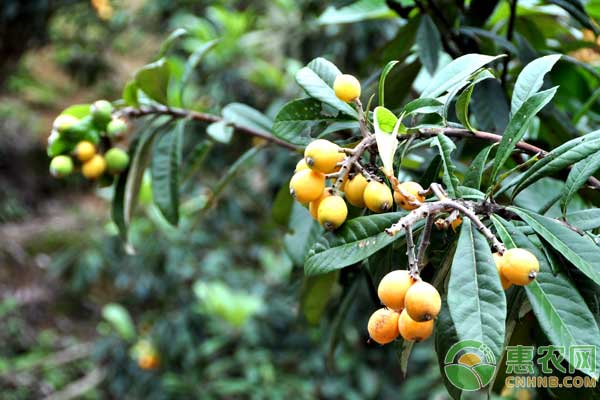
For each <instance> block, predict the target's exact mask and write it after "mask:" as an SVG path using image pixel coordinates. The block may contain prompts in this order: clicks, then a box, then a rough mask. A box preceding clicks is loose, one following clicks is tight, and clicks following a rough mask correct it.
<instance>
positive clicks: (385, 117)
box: [373, 106, 402, 176]
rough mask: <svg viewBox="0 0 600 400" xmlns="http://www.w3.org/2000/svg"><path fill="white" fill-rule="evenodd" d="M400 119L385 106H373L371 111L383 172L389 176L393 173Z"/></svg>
mask: <svg viewBox="0 0 600 400" xmlns="http://www.w3.org/2000/svg"><path fill="white" fill-rule="evenodd" d="M401 123H402V121H400V120H399V119H398V118H396V116H395V115H394V113H392V112H391V111H390V110H388V109H387V108H385V107H382V106H378V107H375V110H374V111H373V126H374V128H375V140H376V141H377V150H378V151H379V157H380V158H381V162H382V164H383V169H384V173H385V174H386V175H387V176H390V175H392V174H393V173H394V155H395V154H396V150H398V138H397V134H398V130H399V128H400V124H401Z"/></svg>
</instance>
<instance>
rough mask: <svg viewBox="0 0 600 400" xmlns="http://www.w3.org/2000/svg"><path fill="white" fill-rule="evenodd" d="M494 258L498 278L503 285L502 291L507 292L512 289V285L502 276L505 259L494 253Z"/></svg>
mask: <svg viewBox="0 0 600 400" xmlns="http://www.w3.org/2000/svg"><path fill="white" fill-rule="evenodd" d="M492 257H493V258H494V263H495V264H496V268H497V269H498V276H499V277H500V283H501V284H502V289H504V290H506V289H508V288H509V287H511V285H512V284H511V283H510V281H509V280H508V279H506V278H505V277H504V275H503V274H502V264H503V263H504V257H503V256H501V255H500V254H498V253H493V254H492Z"/></svg>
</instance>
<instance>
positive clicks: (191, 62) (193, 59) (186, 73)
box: [179, 39, 220, 104]
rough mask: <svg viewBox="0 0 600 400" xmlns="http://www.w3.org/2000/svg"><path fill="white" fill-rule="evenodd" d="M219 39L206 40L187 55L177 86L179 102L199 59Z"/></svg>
mask: <svg viewBox="0 0 600 400" xmlns="http://www.w3.org/2000/svg"><path fill="white" fill-rule="evenodd" d="M219 41H220V39H214V40H211V41H208V42H206V43H204V44H202V45H201V46H199V47H198V48H197V49H196V50H194V52H193V53H192V54H191V55H190V56H189V57H188V59H187V61H186V63H185V67H184V68H183V75H182V77H181V86H180V88H179V102H180V103H182V104H183V93H184V92H185V88H186V87H187V85H188V83H189V82H190V78H191V77H192V73H193V72H194V70H195V69H196V67H197V66H198V64H200V61H202V59H203V58H204V55H205V54H206V53H208V52H209V51H210V50H211V49H213V48H214V47H215V45H216V44H217V43H219Z"/></svg>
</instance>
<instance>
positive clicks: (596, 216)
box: [565, 208, 600, 231]
mask: <svg viewBox="0 0 600 400" xmlns="http://www.w3.org/2000/svg"><path fill="white" fill-rule="evenodd" d="M565 219H566V220H567V221H568V222H569V223H570V224H571V225H573V226H576V227H577V228H579V229H581V230H582V231H591V230H592V229H596V228H600V208H591V209H588V210H581V211H574V212H572V213H569V214H567V215H566V218H565Z"/></svg>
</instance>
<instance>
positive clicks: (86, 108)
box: [60, 104, 90, 119]
mask: <svg viewBox="0 0 600 400" xmlns="http://www.w3.org/2000/svg"><path fill="white" fill-rule="evenodd" d="M60 114H61V115H62V114H66V115H71V116H73V117H75V118H79V119H82V118H84V117H87V116H88V115H90V105H89V104H74V105H72V106H69V107H67V108H65V109H64V110H63V112H61V113H60Z"/></svg>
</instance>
